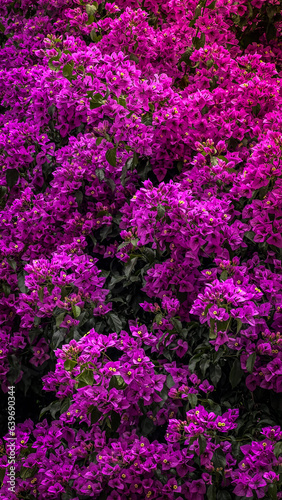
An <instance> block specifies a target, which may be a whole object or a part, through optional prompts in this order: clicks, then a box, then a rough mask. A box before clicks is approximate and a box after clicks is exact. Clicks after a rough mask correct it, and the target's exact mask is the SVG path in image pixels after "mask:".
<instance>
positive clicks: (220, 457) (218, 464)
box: [212, 448, 226, 469]
mask: <svg viewBox="0 0 282 500" xmlns="http://www.w3.org/2000/svg"><path fill="white" fill-rule="evenodd" d="M212 462H213V465H214V468H215V469H219V468H222V469H224V468H225V467H226V457H225V453H224V452H223V451H222V449H221V448H217V449H216V450H215V452H214V454H213V457H212Z"/></svg>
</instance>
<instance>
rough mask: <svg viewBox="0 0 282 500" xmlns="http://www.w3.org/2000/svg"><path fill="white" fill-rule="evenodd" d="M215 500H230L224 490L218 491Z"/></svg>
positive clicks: (228, 494) (229, 496)
mask: <svg viewBox="0 0 282 500" xmlns="http://www.w3.org/2000/svg"><path fill="white" fill-rule="evenodd" d="M216 500H231V495H230V493H229V492H228V491H226V490H220V491H218V492H217V497H216Z"/></svg>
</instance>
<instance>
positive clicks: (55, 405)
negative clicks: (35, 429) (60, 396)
mask: <svg viewBox="0 0 282 500" xmlns="http://www.w3.org/2000/svg"><path fill="white" fill-rule="evenodd" d="M60 408H61V401H53V402H52V403H50V404H49V405H48V406H46V407H45V408H43V409H42V410H41V412H40V415H39V420H40V419H41V418H42V417H43V415H45V413H46V412H47V411H49V412H50V413H51V416H52V417H53V418H55V416H56V413H57V412H58V411H60Z"/></svg>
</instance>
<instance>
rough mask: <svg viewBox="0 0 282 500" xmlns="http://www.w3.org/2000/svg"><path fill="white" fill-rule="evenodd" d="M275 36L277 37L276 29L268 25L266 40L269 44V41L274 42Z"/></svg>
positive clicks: (272, 25)
mask: <svg viewBox="0 0 282 500" xmlns="http://www.w3.org/2000/svg"><path fill="white" fill-rule="evenodd" d="M276 35H277V30H276V27H275V25H274V24H272V23H270V24H269V25H268V27H267V28H266V39H267V41H268V42H270V40H274V38H276Z"/></svg>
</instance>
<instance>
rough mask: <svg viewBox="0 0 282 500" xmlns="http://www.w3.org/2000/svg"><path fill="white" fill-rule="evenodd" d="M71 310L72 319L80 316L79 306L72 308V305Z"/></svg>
mask: <svg viewBox="0 0 282 500" xmlns="http://www.w3.org/2000/svg"><path fill="white" fill-rule="evenodd" d="M71 310H72V314H73V316H74V318H75V319H77V318H78V317H79V316H80V314H81V309H80V307H79V306H74V305H73V304H72V306H71Z"/></svg>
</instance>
